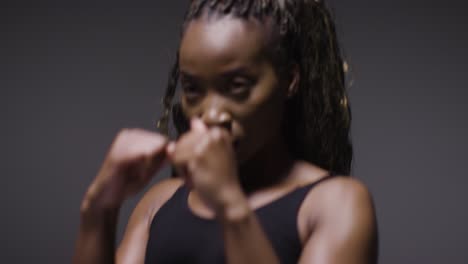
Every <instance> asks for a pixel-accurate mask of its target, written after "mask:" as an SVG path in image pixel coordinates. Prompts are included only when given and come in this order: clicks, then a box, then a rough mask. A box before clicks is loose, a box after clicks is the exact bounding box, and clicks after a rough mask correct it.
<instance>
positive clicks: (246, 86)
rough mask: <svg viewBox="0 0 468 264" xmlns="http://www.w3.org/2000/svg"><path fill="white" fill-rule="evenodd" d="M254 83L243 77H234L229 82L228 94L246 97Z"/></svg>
mask: <svg viewBox="0 0 468 264" xmlns="http://www.w3.org/2000/svg"><path fill="white" fill-rule="evenodd" d="M253 85H254V82H253V81H252V80H251V79H248V78H245V77H236V78H233V79H231V80H230V81H229V85H228V91H227V92H228V93H230V94H232V95H235V96H245V95H248V94H249V93H250V91H251V89H252V86H253Z"/></svg>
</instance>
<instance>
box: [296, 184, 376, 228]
mask: <svg viewBox="0 0 468 264" xmlns="http://www.w3.org/2000/svg"><path fill="white" fill-rule="evenodd" d="M304 203H305V204H304V206H306V207H308V208H309V210H307V211H309V212H310V213H309V216H310V215H312V216H313V218H310V220H311V221H314V222H329V221H335V222H336V221H343V222H344V221H352V220H354V221H360V220H364V218H365V217H370V216H373V215H374V204H373V199H372V195H371V192H370V191H369V189H368V187H367V186H366V185H365V184H364V183H363V182H362V181H360V180H358V179H356V178H354V177H351V176H331V177H330V178H328V179H325V180H323V181H322V182H320V183H319V184H318V185H317V186H316V187H315V188H313V189H312V190H310V192H309V194H308V195H307V197H306V199H305V201H304ZM312 204H313V205H312ZM311 210H313V211H314V212H315V213H312V212H311Z"/></svg>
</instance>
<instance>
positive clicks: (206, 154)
mask: <svg viewBox="0 0 468 264" xmlns="http://www.w3.org/2000/svg"><path fill="white" fill-rule="evenodd" d="M167 151H168V156H169V159H170V160H171V162H172V163H173V165H174V167H175V168H176V171H177V173H178V174H179V175H180V176H183V177H185V179H186V182H187V184H188V185H189V186H190V187H191V188H193V189H194V190H196V191H197V194H199V195H200V198H201V199H202V200H203V202H204V203H205V204H206V205H208V206H210V207H211V208H212V209H214V210H215V211H219V210H222V209H223V208H224V207H225V206H226V204H227V203H229V202H231V201H232V200H233V199H238V198H241V197H243V193H242V190H241V188H240V184H239V179H238V174H237V164H236V160H235V154H234V150H233V147H232V139H231V137H230V135H229V133H228V131H226V130H224V129H223V128H220V127H213V128H208V127H206V125H205V124H204V123H203V122H202V121H201V120H199V119H193V120H192V121H191V130H190V131H189V132H187V133H186V134H184V135H183V136H182V137H181V138H180V139H179V141H178V142H177V143H171V144H169V146H168V148H167Z"/></svg>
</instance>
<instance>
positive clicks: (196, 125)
mask: <svg viewBox="0 0 468 264" xmlns="http://www.w3.org/2000/svg"><path fill="white" fill-rule="evenodd" d="M190 127H191V129H193V130H194V131H197V132H206V131H207V127H206V125H205V124H204V123H203V122H202V121H201V120H200V119H199V118H193V119H192V120H191V121H190Z"/></svg>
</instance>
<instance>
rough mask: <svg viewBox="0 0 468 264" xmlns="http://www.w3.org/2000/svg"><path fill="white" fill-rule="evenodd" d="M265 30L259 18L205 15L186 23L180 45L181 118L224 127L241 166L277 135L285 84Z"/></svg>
mask: <svg viewBox="0 0 468 264" xmlns="http://www.w3.org/2000/svg"><path fill="white" fill-rule="evenodd" d="M268 32H269V31H268V30H267V27H266V26H265V25H263V24H262V23H261V22H259V21H257V20H253V19H251V20H244V19H240V18H235V17H233V16H230V15H227V16H218V17H215V16H211V17H207V16H204V17H201V18H199V19H196V20H193V21H191V22H190V23H189V24H188V25H187V27H186V29H185V32H184V35H183V38H182V41H181V47H180V54H179V67H180V83H181V87H182V93H181V102H182V109H183V111H184V114H185V115H186V116H187V117H188V118H189V119H191V118H194V117H199V118H201V119H202V121H203V122H204V123H205V124H206V125H207V126H221V127H224V128H226V129H227V130H228V131H229V133H230V134H231V136H232V138H233V140H234V148H235V150H236V155H237V159H238V161H239V162H240V163H243V162H244V161H246V160H249V159H251V158H252V157H253V156H254V155H255V154H257V153H258V152H259V151H260V150H262V149H263V148H264V147H265V146H266V145H267V144H274V143H275V142H273V141H274V140H278V139H279V138H280V135H281V122H282V117H283V111H284V105H285V100H286V94H287V88H286V87H287V85H284V84H283V83H282V81H281V80H280V78H279V76H278V75H277V73H276V71H275V69H274V67H273V65H272V64H271V60H270V58H269V55H268V54H269V50H268V48H267V47H268V45H269V43H268V42H269V39H270V37H269V33H268Z"/></svg>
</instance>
